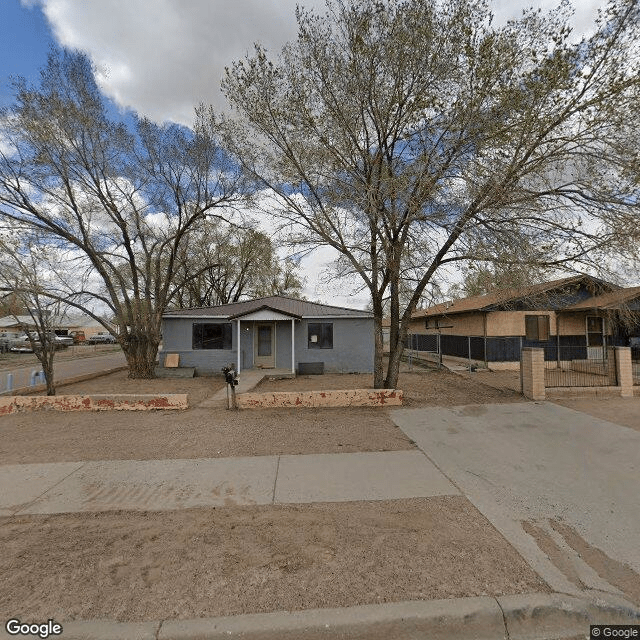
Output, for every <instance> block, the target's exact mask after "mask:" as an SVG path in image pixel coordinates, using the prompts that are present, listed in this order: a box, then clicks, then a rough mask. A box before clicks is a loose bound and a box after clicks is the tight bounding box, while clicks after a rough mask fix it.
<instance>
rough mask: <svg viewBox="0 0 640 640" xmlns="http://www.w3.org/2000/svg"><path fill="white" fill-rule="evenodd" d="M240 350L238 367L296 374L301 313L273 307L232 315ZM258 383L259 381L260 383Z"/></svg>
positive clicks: (241, 369)
mask: <svg viewBox="0 0 640 640" xmlns="http://www.w3.org/2000/svg"><path fill="white" fill-rule="evenodd" d="M229 320H230V321H231V322H232V323H234V324H235V325H236V327H235V328H236V335H237V336H238V350H237V361H236V371H237V372H238V374H240V373H241V372H242V371H246V370H249V371H256V373H258V372H260V371H268V372H269V374H268V375H275V376H278V377H281V376H282V375H289V376H291V377H294V376H295V373H296V344H295V340H296V322H300V320H301V317H300V316H297V315H294V314H289V313H285V312H281V311H276V310H274V309H270V308H263V309H257V310H255V311H250V312H247V313H243V314H238V315H236V316H232V317H230V318H229ZM256 384H257V383H256Z"/></svg>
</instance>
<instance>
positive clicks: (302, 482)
mask: <svg viewBox="0 0 640 640" xmlns="http://www.w3.org/2000/svg"><path fill="white" fill-rule="evenodd" d="M457 494H459V492H458V490H457V489H456V488H455V487H454V486H453V485H452V484H451V483H450V482H449V481H448V480H447V479H446V478H445V477H444V476H443V475H442V474H441V473H440V472H439V471H438V470H437V469H436V468H435V466H434V465H433V464H432V463H431V462H429V460H427V458H426V457H425V456H424V454H423V453H422V452H420V451H383V452H373V453H336V454H316V455H281V456H260V457H252V458H203V459H195V460H109V461H99V462H65V463H50V464H25V465H8V466H3V467H0V515H17V514H20V515H22V514H27V513H34V514H35V513H37V514H52V513H77V512H97V511H117V510H122V509H124V510H135V511H163V510H173V509H187V508H190V507H224V506H231V505H256V504H296V503H310V502H345V501H356V500H392V499H399V498H422V497H429V496H438V495H457Z"/></svg>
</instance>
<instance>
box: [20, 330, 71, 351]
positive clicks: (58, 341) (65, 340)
mask: <svg viewBox="0 0 640 640" xmlns="http://www.w3.org/2000/svg"><path fill="white" fill-rule="evenodd" d="M48 337H49V339H50V340H52V341H53V343H54V344H55V348H56V350H58V349H66V348H67V347H70V346H71V345H72V344H73V338H70V337H69V336H57V335H56V334H55V333H50V334H48ZM32 342H33V345H32V344H31V343H32ZM39 346H40V338H39V337H38V334H37V333H36V332H31V340H29V336H28V335H27V334H26V333H23V334H22V335H20V336H18V337H17V338H15V339H14V340H12V341H11V347H10V351H13V352H17V353H31V352H32V351H33V348H34V347H35V348H36V350H37V349H38V348H39Z"/></svg>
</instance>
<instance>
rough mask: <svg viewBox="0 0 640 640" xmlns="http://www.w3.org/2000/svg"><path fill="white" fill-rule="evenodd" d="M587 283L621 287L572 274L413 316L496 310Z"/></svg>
mask: <svg viewBox="0 0 640 640" xmlns="http://www.w3.org/2000/svg"><path fill="white" fill-rule="evenodd" d="M576 284H585V285H591V286H599V287H601V288H607V289H619V287H618V286H617V285H614V284H611V283H610V282H605V281H604V280H599V279H598V278H593V277H591V276H586V275H578V276H571V277H569V278H561V279H559V280H551V281H550V282H543V283H540V284H535V285H531V286H529V287H523V288H521V289H502V290H500V291H494V292H492V293H488V294H486V295H482V296H472V297H470V298H462V299H460V300H451V301H449V302H443V303H441V304H437V305H434V306H433V307H429V308H428V309H421V310H418V311H416V312H415V313H414V314H413V316H412V317H413V318H425V317H429V316H439V315H453V314H456V313H469V312H472V311H494V310H499V309H505V308H509V307H510V306H515V304H516V303H517V302H518V301H521V300H527V299H535V298H537V297H544V296H549V297H552V296H551V295H550V294H552V292H554V291H556V290H562V289H563V288H565V287H567V286H570V285H576ZM563 306H564V305H563Z"/></svg>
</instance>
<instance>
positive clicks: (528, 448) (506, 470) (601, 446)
mask: <svg viewBox="0 0 640 640" xmlns="http://www.w3.org/2000/svg"><path fill="white" fill-rule="evenodd" d="M391 416H392V419H393V420H394V422H395V423H396V424H398V426H400V427H401V428H402V430H403V431H404V432H405V433H406V434H407V435H408V436H409V437H410V438H412V439H413V440H415V441H416V443H417V444H418V446H419V447H420V448H421V449H422V450H423V451H424V452H425V453H426V455H427V456H428V457H429V459H430V460H431V461H432V462H433V463H434V464H435V465H436V466H437V467H438V468H439V469H440V470H441V471H442V472H443V473H444V474H445V475H446V476H447V477H448V478H449V479H450V480H451V481H452V482H453V483H454V484H455V485H456V486H457V487H459V488H460V490H461V491H462V493H463V494H464V495H466V496H467V497H468V498H469V499H470V500H471V502H472V503H473V504H474V505H475V506H476V507H477V508H478V509H479V510H480V511H481V512H482V513H483V514H484V515H485V516H486V517H487V518H488V519H489V520H490V521H491V522H492V524H493V525H494V526H495V527H496V528H497V529H498V530H499V531H500V532H501V533H502V534H503V535H504V536H505V537H506V538H507V539H508V540H509V541H510V542H511V543H512V544H513V545H514V546H515V547H516V548H517V549H518V551H520V553H521V554H522V555H523V556H524V557H525V559H526V560H527V561H528V562H529V564H531V566H532V567H533V568H534V569H536V571H538V573H539V574H540V575H541V576H542V577H543V578H544V579H545V580H547V582H549V584H550V585H551V586H552V587H553V588H554V589H556V590H558V591H562V592H565V593H566V592H569V593H575V592H579V591H581V590H584V589H598V590H602V591H608V592H611V593H616V594H621V593H625V594H626V595H627V596H628V597H636V598H637V597H640V582H638V580H639V579H640V545H639V544H638V541H639V533H638V532H639V531H640V501H639V500H638V496H639V495H640V473H639V472H640V433H639V432H637V431H635V430H632V429H630V428H627V427H624V426H620V425H617V424H614V423H611V422H607V421H605V420H602V419H599V418H596V417H593V416H589V415H587V414H585V413H581V412H578V411H574V410H572V409H568V408H565V407H561V406H558V405H555V404H552V403H547V402H542V403H522V404H510V405H506V404H505V405H474V406H466V407H453V408H428V409H400V410H395V411H393V412H392V414H391Z"/></svg>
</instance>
